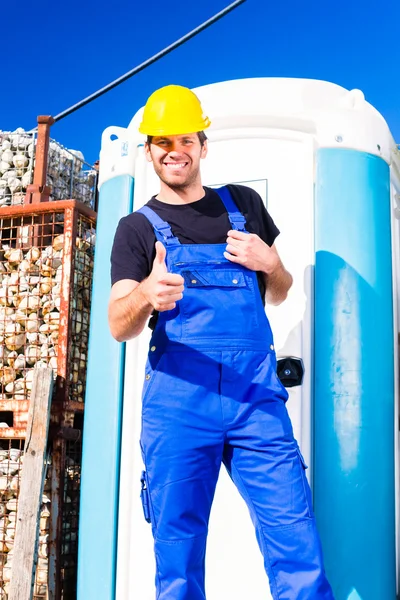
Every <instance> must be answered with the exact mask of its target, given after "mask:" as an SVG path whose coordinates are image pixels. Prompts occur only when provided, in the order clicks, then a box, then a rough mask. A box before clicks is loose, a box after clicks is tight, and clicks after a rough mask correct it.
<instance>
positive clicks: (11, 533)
mask: <svg viewBox="0 0 400 600" xmlns="http://www.w3.org/2000/svg"><path fill="white" fill-rule="evenodd" d="M23 459H24V440H5V439H1V440H0V515H1V517H0V599H6V598H7V596H8V593H9V586H10V581H11V571H12V564H13V553H14V538H15V528H16V520H17V510H18V498H19V491H20V484H21V472H22V468H23ZM46 462H47V465H46V467H47V469H46V471H47V477H46V479H45V482H44V489H43V495H42V503H41V508H40V515H39V537H38V560H37V566H36V575H35V583H34V588H33V600H42V599H43V600H47V599H48V579H49V561H48V538H49V529H50V506H51V503H50V502H51V501H50V493H49V492H50V482H49V479H48V475H49V473H50V469H51V467H50V466H49V465H50V459H47V461H46Z"/></svg>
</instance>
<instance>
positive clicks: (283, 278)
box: [264, 261, 293, 305]
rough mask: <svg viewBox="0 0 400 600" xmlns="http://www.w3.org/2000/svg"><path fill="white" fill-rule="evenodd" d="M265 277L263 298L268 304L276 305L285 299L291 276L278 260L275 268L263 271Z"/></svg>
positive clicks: (290, 283)
mask: <svg viewBox="0 0 400 600" xmlns="http://www.w3.org/2000/svg"><path fill="white" fill-rule="evenodd" d="M264 278H265V285H266V291H265V299H266V301H267V302H268V304H274V305H278V304H281V303H282V302H283V301H284V300H286V297H287V293H288V291H289V290H290V288H291V286H292V283H293V277H292V276H291V274H290V273H289V272H288V271H286V269H285V267H284V266H283V264H282V262H281V261H279V263H278V264H277V266H276V268H275V269H274V270H273V271H272V272H270V273H268V274H267V273H264Z"/></svg>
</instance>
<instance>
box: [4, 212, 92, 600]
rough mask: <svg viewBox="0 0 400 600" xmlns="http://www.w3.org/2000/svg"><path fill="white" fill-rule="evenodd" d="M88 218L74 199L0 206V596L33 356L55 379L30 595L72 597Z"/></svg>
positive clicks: (8, 563) (88, 280)
mask: <svg viewBox="0 0 400 600" xmlns="http://www.w3.org/2000/svg"><path fill="white" fill-rule="evenodd" d="M95 222H96V215H95V213H94V212H93V211H92V210H91V209H90V208H89V207H87V206H85V205H83V204H80V203H78V202H75V201H61V202H60V201H59V202H47V203H39V204H34V205H33V204H31V205H25V206H10V207H3V208H1V209H0V536H2V537H0V549H1V550H2V552H0V600H1V599H2V598H7V592H8V590H9V585H10V577H11V567H12V556H13V533H14V531H15V519H16V511H17V502H18V493H19V482H20V475H21V469H22V466H23V444H24V438H25V435H26V427H27V420H28V410H29V401H30V396H31V390H32V387H33V373H34V367H35V366H36V365H39V366H40V365H42V366H44V365H46V366H48V365H49V366H51V367H52V369H53V371H54V377H55V381H56V385H55V389H54V397H53V402H52V411H51V432H52V441H51V443H50V444H49V448H50V449H51V454H49V459H48V464H47V478H46V482H45V488H44V495H43V498H42V506H41V512H40V519H39V547H38V561H37V568H36V579H35V586H34V595H33V599H34V600H48V599H49V598H53V599H54V600H61V599H63V600H68V599H71V600H72V599H73V598H76V571H77V537H78V516H79V486H80V469H81V452H82V447H81V430H82V425H83V409H84V402H83V400H84V394H85V384H86V367H87V355H88V337H89V317H90V301H91V288H92V276H93V264H94V248H95Z"/></svg>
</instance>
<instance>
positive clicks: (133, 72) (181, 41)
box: [54, 0, 246, 122]
mask: <svg viewBox="0 0 400 600" xmlns="http://www.w3.org/2000/svg"><path fill="white" fill-rule="evenodd" d="M243 2H246V0H236V1H235V2H232V4H230V5H229V6H227V7H226V8H224V9H223V10H221V11H220V12H219V13H217V14H216V15H214V16H213V17H211V18H210V19H208V20H207V21H204V23H202V24H201V25H199V26H198V27H196V28H195V29H192V31H190V32H189V33H187V34H186V35H184V36H183V37H181V38H180V39H179V40H176V42H174V43H173V44H170V45H169V46H167V47H166V48H164V50H161V52H158V53H157V54H154V56H152V57H151V58H148V59H147V60H145V61H144V62H143V63H141V64H140V65H138V66H137V67H135V68H134V69H132V70H131V71H128V72H127V73H125V75H121V77H118V79H115V80H114V81H112V82H111V83H109V84H108V85H106V86H105V87H102V88H101V89H100V90H98V91H97V92H94V94H90V96H87V97H86V98H84V99H83V100H81V101H80V102H78V103H77V104H74V105H73V106H71V107H70V108H67V109H66V110H63V111H62V112H60V113H59V114H58V115H56V116H55V117H54V121H55V122H56V121H61V119H63V118H64V117H67V116H68V115H70V114H71V113H73V112H75V111H76V110H78V109H79V108H82V107H83V106H86V104H89V102H92V100H96V98H99V96H102V95H103V94H105V93H106V92H109V91H110V90H112V89H113V88H115V87H116V86H117V85H119V84H120V83H123V82H124V81H126V80H127V79H129V77H132V76H133V75H136V74H137V73H139V72H140V71H143V69H145V68H146V67H148V66H150V65H152V64H153V63H155V62H156V61H157V60H158V59H159V58H162V57H163V56H165V55H166V54H168V53H169V52H171V51H172V50H175V48H178V46H181V45H182V44H184V43H185V42H187V41H188V40H190V39H191V38H192V37H194V36H195V35H197V34H198V33H200V32H201V31H204V29H206V28H207V27H209V26H210V25H212V24H213V23H215V22H216V21H218V20H219V19H222V17H224V16H225V15H226V14H228V13H229V12H231V11H232V10H234V9H235V8H236V7H238V6H239V5H240V4H243Z"/></svg>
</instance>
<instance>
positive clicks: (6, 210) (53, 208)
mask: <svg viewBox="0 0 400 600" xmlns="http://www.w3.org/2000/svg"><path fill="white" fill-rule="evenodd" d="M68 208H69V209H71V208H73V209H76V210H77V211H78V212H79V213H80V214H82V215H85V217H88V218H89V219H93V220H94V221H96V216H97V215H96V213H95V212H94V210H92V209H91V208H89V206H86V204H83V203H82V202H78V201H77V200H54V201H52V202H48V203H45V204H35V206H32V204H28V205H23V206H21V205H19V206H2V207H1V208H0V219H2V218H7V217H19V216H21V217H22V216H24V215H32V214H42V213H57V212H63V211H64V210H66V209H68Z"/></svg>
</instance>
